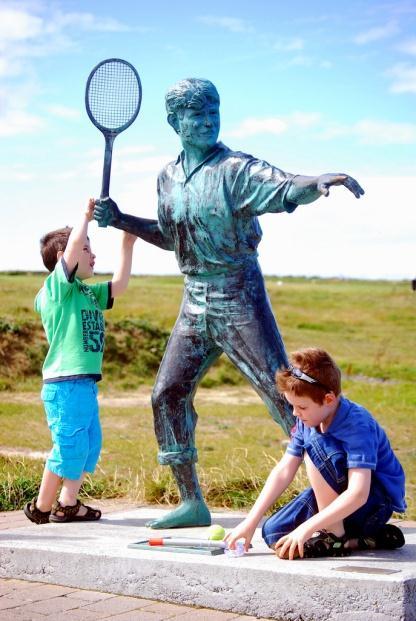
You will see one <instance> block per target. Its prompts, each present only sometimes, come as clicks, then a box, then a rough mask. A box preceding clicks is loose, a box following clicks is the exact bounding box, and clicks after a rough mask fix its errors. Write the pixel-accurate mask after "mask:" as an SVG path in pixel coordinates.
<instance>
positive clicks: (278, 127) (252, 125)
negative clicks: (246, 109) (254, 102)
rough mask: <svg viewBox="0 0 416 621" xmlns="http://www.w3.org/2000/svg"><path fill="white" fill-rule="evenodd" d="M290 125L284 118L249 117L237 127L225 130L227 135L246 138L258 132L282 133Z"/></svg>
mask: <svg viewBox="0 0 416 621" xmlns="http://www.w3.org/2000/svg"><path fill="white" fill-rule="evenodd" d="M287 129H288V125H287V123H286V122H285V121H283V120H282V119H279V118H277V117H269V118H264V119H255V118H248V119H244V121H242V122H241V123H240V125H238V127H236V128H235V129H233V130H231V131H228V132H225V134H226V135H227V136H230V137H233V138H246V137H247V136H255V135H257V134H275V135H278V134H282V133H283V132H285V131H287Z"/></svg>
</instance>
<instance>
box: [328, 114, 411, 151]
mask: <svg viewBox="0 0 416 621" xmlns="http://www.w3.org/2000/svg"><path fill="white" fill-rule="evenodd" d="M340 136H355V137H356V138H357V140H358V142H359V143H361V144H368V145H370V144H371V145H389V144H390V145H392V144H415V143H416V124H414V123H399V122H394V121H383V120H375V119H362V120H361V121H357V123H354V124H352V125H329V126H328V127H327V128H326V129H324V130H323V131H322V132H321V133H320V137H321V138H322V139H324V140H332V139H334V138H338V137H340Z"/></svg>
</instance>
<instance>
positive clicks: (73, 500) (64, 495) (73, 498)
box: [57, 472, 87, 516]
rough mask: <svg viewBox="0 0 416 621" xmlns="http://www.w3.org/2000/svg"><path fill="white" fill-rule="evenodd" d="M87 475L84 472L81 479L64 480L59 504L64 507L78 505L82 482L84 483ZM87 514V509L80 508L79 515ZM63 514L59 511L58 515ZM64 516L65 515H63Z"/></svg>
mask: <svg viewBox="0 0 416 621" xmlns="http://www.w3.org/2000/svg"><path fill="white" fill-rule="evenodd" d="M85 475H86V473H85V472H83V473H82V475H81V476H80V478H79V479H76V480H73V479H64V480H63V483H62V488H61V493H60V494H59V499H58V500H59V502H60V503H61V505H62V506H63V507H73V506H74V505H76V504H77V499H78V494H79V490H80V488H81V485H82V482H83V481H84V478H85ZM86 513H87V509H86V508H85V507H82V506H81V507H80V508H79V511H78V513H77V515H79V516H82V515H85V514H86ZM60 514H61V512H60V511H57V515H60ZM62 515H63V514H62Z"/></svg>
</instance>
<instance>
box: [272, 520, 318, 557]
mask: <svg viewBox="0 0 416 621" xmlns="http://www.w3.org/2000/svg"><path fill="white" fill-rule="evenodd" d="M310 536H311V533H310V529H309V528H308V527H305V525H304V524H301V525H300V526H298V527H297V528H295V530H293V531H292V532H291V533H289V534H288V535H284V536H283V537H280V539H279V540H278V541H276V543H275V545H274V549H275V552H276V555H277V556H278V557H279V558H281V559H288V560H290V561H293V559H295V558H298V557H299V556H300V558H303V546H304V543H305V541H307V540H308V539H309V538H310Z"/></svg>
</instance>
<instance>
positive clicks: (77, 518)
mask: <svg viewBox="0 0 416 621" xmlns="http://www.w3.org/2000/svg"><path fill="white" fill-rule="evenodd" d="M80 507H85V508H86V510H87V512H86V514H85V515H77V513H78V511H79V509H80ZM57 513H62V514H63V515H57ZM100 517H101V511H100V510H99V509H93V508H92V507H88V506H87V505H84V504H83V503H82V502H80V501H79V500H77V502H76V504H75V505H69V506H66V507H64V506H63V505H61V503H60V502H59V500H57V501H56V502H55V504H54V505H53V507H52V511H51V515H50V518H49V521H50V522H95V521H96V520H99V519H100Z"/></svg>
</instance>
